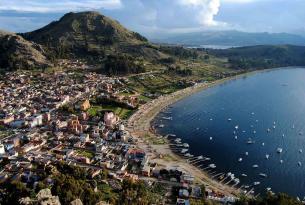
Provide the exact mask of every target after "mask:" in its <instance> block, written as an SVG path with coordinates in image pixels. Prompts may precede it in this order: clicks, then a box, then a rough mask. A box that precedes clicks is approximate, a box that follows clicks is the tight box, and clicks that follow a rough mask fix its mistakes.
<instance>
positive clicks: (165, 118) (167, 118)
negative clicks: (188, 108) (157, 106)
mask: <svg viewBox="0 0 305 205" xmlns="http://www.w3.org/2000/svg"><path fill="white" fill-rule="evenodd" d="M162 119H163V120H173V118H172V117H162Z"/></svg>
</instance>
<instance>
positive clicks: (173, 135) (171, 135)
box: [168, 134, 177, 137]
mask: <svg viewBox="0 0 305 205" xmlns="http://www.w3.org/2000/svg"><path fill="white" fill-rule="evenodd" d="M168 136H169V137H177V136H176V135H175V134H168Z"/></svg>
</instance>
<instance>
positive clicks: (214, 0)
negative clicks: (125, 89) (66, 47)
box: [0, 0, 305, 37]
mask: <svg viewBox="0 0 305 205" xmlns="http://www.w3.org/2000/svg"><path fill="white" fill-rule="evenodd" d="M85 10H97V11H100V12H101V13H103V14H105V15H107V16H110V17H112V18H115V19H117V20H119V21H120V22H121V23H122V24H123V25H124V26H126V27H128V28H129V29H132V30H135V31H138V32H140V33H142V34H144V35H146V36H149V37H157V36H159V35H164V34H172V33H186V32H192V31H202V30H230V29H237V30H242V31H249V32H264V31H267V32H289V33H299V34H302V33H303V32H305V12H304V11H305V0H0V29H3V30H9V31H13V32H25V31H30V30H33V29H37V28H39V27H41V26H43V25H46V24H47V23H49V22H51V21H53V20H57V19H58V18H60V17H61V16H62V15H63V14H64V13H66V12H70V11H85Z"/></svg>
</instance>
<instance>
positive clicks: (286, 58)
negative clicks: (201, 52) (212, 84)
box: [209, 45, 305, 70]
mask: <svg viewBox="0 0 305 205" xmlns="http://www.w3.org/2000/svg"><path fill="white" fill-rule="evenodd" d="M209 53H210V54H212V55H215V56H217V57H225V58H228V62H229V64H230V67H231V68H233V69H246V70H249V69H252V70H254V69H266V68H274V67H284V66H303V65H305V58H304V56H305V47H303V46H289V45H286V46H252V47H241V48H232V49H225V50H209Z"/></svg>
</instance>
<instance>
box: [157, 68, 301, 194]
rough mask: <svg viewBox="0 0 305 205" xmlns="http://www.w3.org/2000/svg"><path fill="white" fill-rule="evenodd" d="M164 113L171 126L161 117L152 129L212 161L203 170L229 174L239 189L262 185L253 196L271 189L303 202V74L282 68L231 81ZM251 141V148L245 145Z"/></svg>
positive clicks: (257, 187)
mask: <svg viewBox="0 0 305 205" xmlns="http://www.w3.org/2000/svg"><path fill="white" fill-rule="evenodd" d="M167 111H168V112H171V113H172V114H170V116H172V117H173V120H172V121H168V120H162V117H163V116H168V115H169V114H165V113H160V114H159V116H158V117H157V118H156V120H155V121H156V122H155V123H159V124H160V123H162V124H164V125H165V127H164V128H158V131H159V132H160V133H162V134H168V133H173V134H176V135H177V137H179V138H181V139H182V141H183V142H186V143H188V144H189V145H190V153H191V154H193V155H195V156H199V155H203V156H205V157H211V159H212V160H211V161H210V162H205V164H204V165H205V166H203V167H206V166H207V165H208V164H211V163H214V164H216V166H217V168H216V170H214V171H217V172H225V173H227V172H232V173H234V174H235V176H237V177H238V178H239V179H240V180H241V184H243V185H250V186H253V182H256V181H259V182H261V184H260V185H258V186H255V187H254V188H255V193H264V192H265V190H266V188H267V187H271V188H272V190H273V191H274V192H286V193H289V194H291V195H294V196H299V197H300V198H303V197H304V196H305V69H303V68H283V69H277V70H273V71H268V72H262V73H257V74H254V75H250V76H248V77H244V78H240V79H237V80H232V81H229V82H226V83H224V84H222V85H218V86H215V87H213V88H210V89H207V90H204V91H202V92H200V93H197V94H195V95H193V96H190V97H188V98H186V99H183V100H181V101H179V102H177V103H176V104H174V105H172V106H171V107H170V108H168V109H167ZM229 118H231V119H232V120H231V121H228V119H229ZM274 122H275V124H274ZM236 125H238V126H239V128H238V129H237V130H236V129H235V126H236ZM273 126H275V129H274V128H273ZM293 127H294V128H293ZM268 128H270V130H271V131H270V132H267V129H268ZM235 130H236V131H235ZM234 131H235V132H236V134H234ZM255 132H256V133H255ZM302 133H304V134H302ZM235 136H237V139H235ZM210 137H212V138H213V139H212V140H210ZM249 138H251V139H252V141H255V143H254V144H247V141H248V140H249ZM262 143H264V144H265V145H264V146H263V145H262ZM279 147H280V148H282V149H283V152H282V153H281V154H279V153H277V148H279ZM300 149H302V150H303V152H302V153H300ZM245 152H248V153H249V154H248V156H246V155H245ZM266 154H268V155H270V157H269V159H268V160H267V159H266ZM239 158H242V159H243V160H242V162H239V161H238V159H239ZM280 160H283V163H282V164H281V163H280ZM298 162H301V163H302V165H301V166H299V165H298ZM254 164H257V165H258V166H259V168H256V169H255V168H253V167H252V166H253V165H254ZM242 173H244V174H247V175H248V176H247V177H242V176H241V174H242ZM260 173H265V174H267V175H268V177H267V178H262V177H261V176H259V174H260ZM241 184H240V185H239V186H241Z"/></svg>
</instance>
